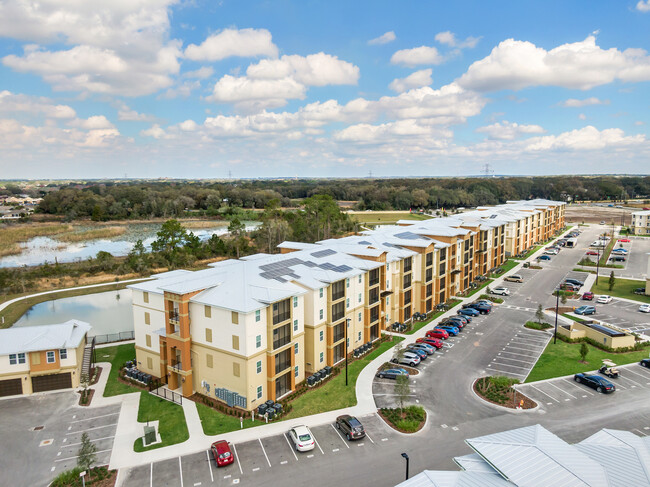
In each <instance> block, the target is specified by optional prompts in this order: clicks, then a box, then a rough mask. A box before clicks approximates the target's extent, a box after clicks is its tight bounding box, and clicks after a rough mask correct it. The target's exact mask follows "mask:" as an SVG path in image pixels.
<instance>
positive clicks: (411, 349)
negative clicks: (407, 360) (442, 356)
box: [405, 345, 429, 361]
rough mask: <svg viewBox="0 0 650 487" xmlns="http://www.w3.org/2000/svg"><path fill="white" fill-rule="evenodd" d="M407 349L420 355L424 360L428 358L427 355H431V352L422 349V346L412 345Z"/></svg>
mask: <svg viewBox="0 0 650 487" xmlns="http://www.w3.org/2000/svg"><path fill="white" fill-rule="evenodd" d="M405 350H406V351H407V352H411V353H414V354H415V355H417V356H418V357H420V361H422V360H426V359H427V357H428V356H429V354H428V353H427V351H426V350H423V349H421V348H416V347H413V346H412V345H409V346H407V347H406V349H405Z"/></svg>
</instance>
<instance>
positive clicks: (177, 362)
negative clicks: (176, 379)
mask: <svg viewBox="0 0 650 487" xmlns="http://www.w3.org/2000/svg"><path fill="white" fill-rule="evenodd" d="M170 367H171V368H172V369H174V370H175V371H176V372H180V371H182V370H183V362H182V361H180V360H172V363H171V365H170Z"/></svg>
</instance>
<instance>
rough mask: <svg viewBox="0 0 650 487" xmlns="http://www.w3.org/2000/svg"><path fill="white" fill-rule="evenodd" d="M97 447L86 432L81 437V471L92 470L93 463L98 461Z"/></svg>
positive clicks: (79, 453)
mask: <svg viewBox="0 0 650 487" xmlns="http://www.w3.org/2000/svg"><path fill="white" fill-rule="evenodd" d="M95 453H97V446H96V445H95V444H94V443H92V442H91V441H90V439H89V438H88V433H86V432H85V431H84V432H83V433H82V435H81V447H79V451H78V452H77V466H78V467H79V468H80V469H81V470H86V471H88V470H90V467H91V466H92V464H93V463H95V462H96V461H97V455H95Z"/></svg>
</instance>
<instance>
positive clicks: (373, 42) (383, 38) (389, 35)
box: [368, 30, 397, 46]
mask: <svg viewBox="0 0 650 487" xmlns="http://www.w3.org/2000/svg"><path fill="white" fill-rule="evenodd" d="M395 39H397V36H396V35H395V32H393V31H392V30H391V31H389V32H386V33H385V34H382V35H380V36H379V37H375V38H374V39H370V40H369V41H368V45H370V46H377V45H381V44H388V43H389V42H393V41H394V40H395Z"/></svg>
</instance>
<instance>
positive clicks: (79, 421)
mask: <svg viewBox="0 0 650 487" xmlns="http://www.w3.org/2000/svg"><path fill="white" fill-rule="evenodd" d="M118 414H120V413H119V411H118V412H117V413H111V414H102V415H101V416H93V417H92V418H84V419H78V420H76V421H70V422H71V423H81V422H82V421H90V420H91V419H98V418H106V417H108V416H115V415H118ZM74 417H76V415H75V416H73V418H74Z"/></svg>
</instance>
